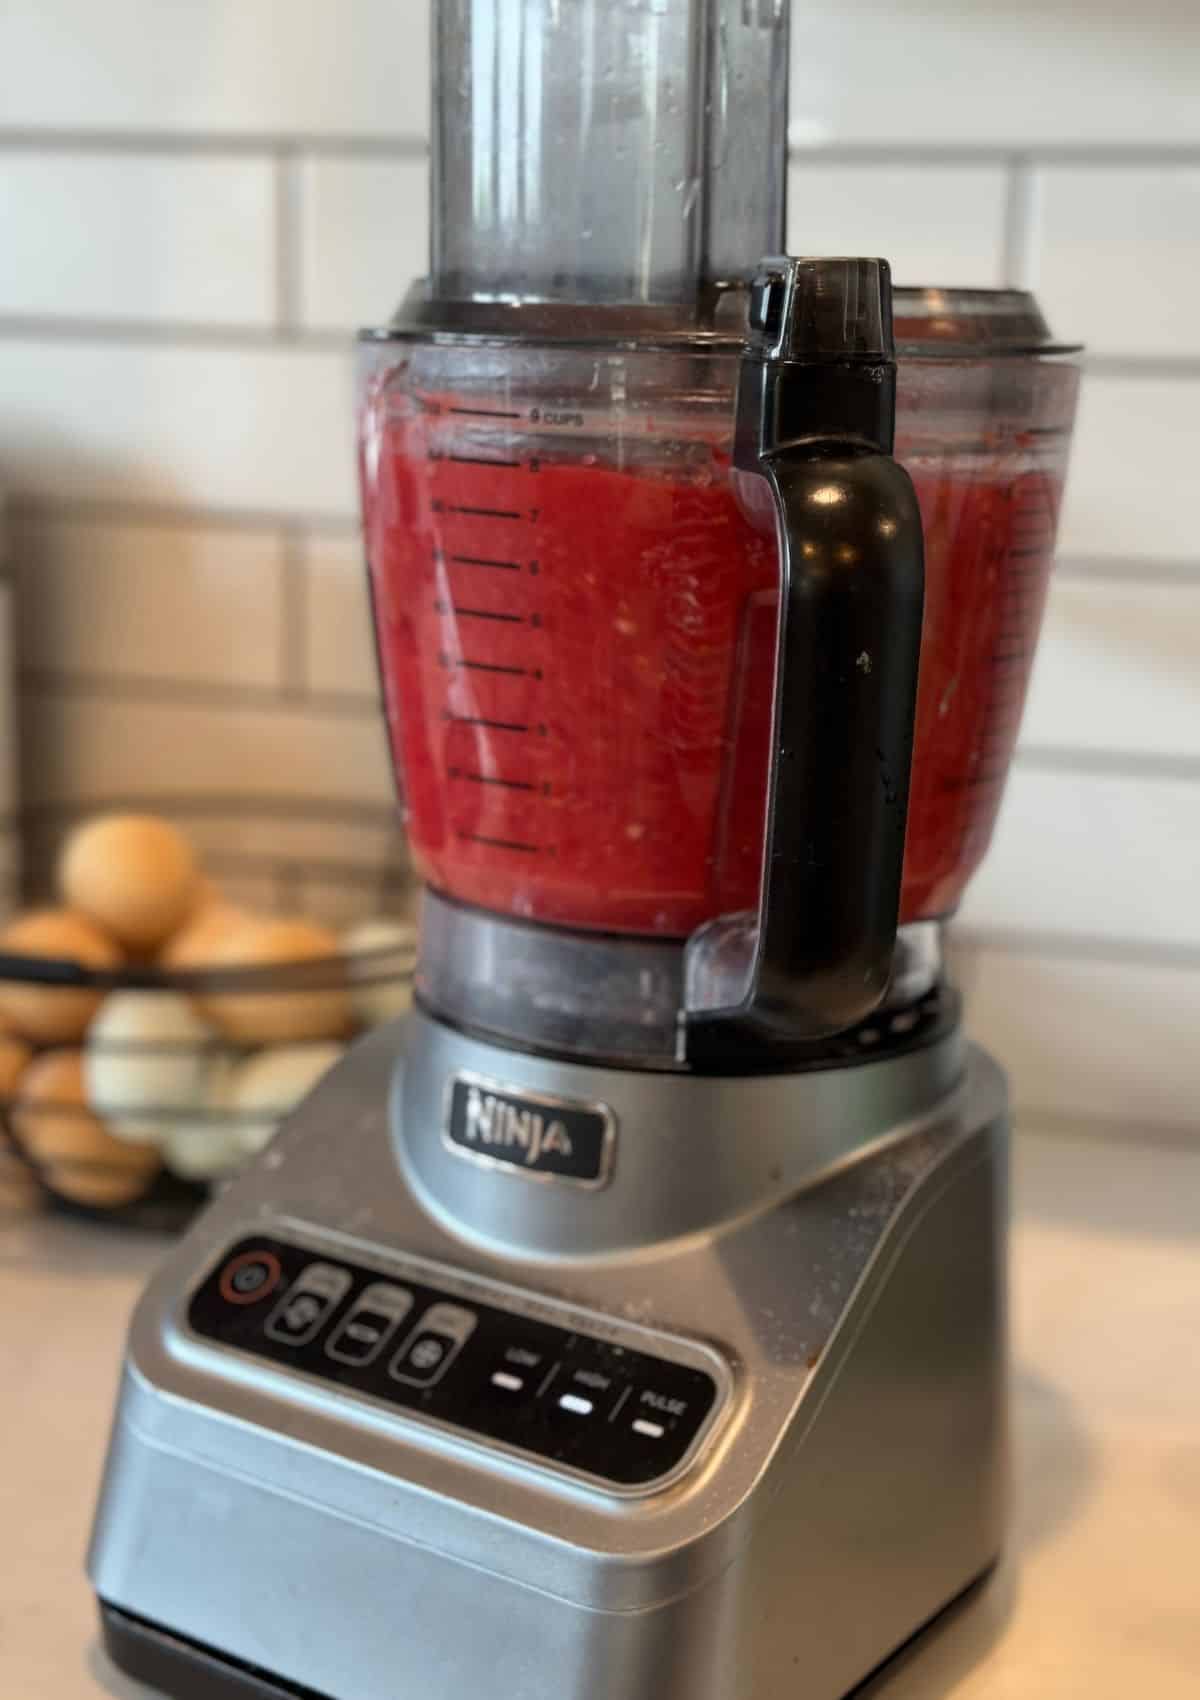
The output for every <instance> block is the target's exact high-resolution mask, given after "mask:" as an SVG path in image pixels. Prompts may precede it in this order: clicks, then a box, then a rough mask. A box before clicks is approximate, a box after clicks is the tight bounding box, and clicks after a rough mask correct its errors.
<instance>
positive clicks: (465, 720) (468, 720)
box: [446, 714, 531, 732]
mask: <svg viewBox="0 0 1200 1700" xmlns="http://www.w3.org/2000/svg"><path fill="white" fill-rule="evenodd" d="M446 719H447V720H448V721H449V722H450V724H451V725H452V726H486V727H487V728H488V729H489V730H490V731H492V732H528V731H530V730H531V728H530V726H529V725H528V724H526V723H524V722H521V721H517V720H489V719H488V718H487V716H486V715H483V714H447V716H446Z"/></svg>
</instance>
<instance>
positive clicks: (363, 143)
mask: <svg viewBox="0 0 1200 1700" xmlns="http://www.w3.org/2000/svg"><path fill="white" fill-rule="evenodd" d="M0 149H9V150H12V151H39V152H46V153H70V152H95V153H111V154H116V153H132V154H139V153H158V154H210V155H217V156H220V155H223V154H224V155H229V156H236V155H246V154H251V155H259V156H266V155H270V154H272V153H280V152H284V151H292V152H295V153H297V154H308V155H312V156H327V157H335V158H355V157H358V158H363V159H378V158H387V159H410V160H423V159H425V158H427V157H428V154H429V141H428V137H427V135H426V134H424V133H423V132H417V131H406V132H399V131H397V132H396V133H394V134H387V133H383V132H379V131H361V132H358V133H350V132H345V131H330V132H327V133H325V134H322V133H320V132H313V131H297V130H259V131H255V130H232V129H231V130H228V131H220V130H187V129H179V130H164V129H155V128H153V127H148V128H146V129H121V128H118V127H114V128H112V129H105V128H96V127H88V126H72V125H64V126H61V127H47V128H44V129H43V128H39V127H37V126H31V125H2V124H0ZM1015 153H1020V154H1021V155H1023V156H1025V157H1028V158H1031V159H1033V160H1036V161H1038V162H1039V163H1047V164H1052V165H1060V164H1062V165H1081V166H1091V165H1095V166H1097V167H1099V168H1103V167H1105V166H1111V165H1134V166H1139V165H1168V166H1170V165H1191V164H1196V163H1200V141H1181V142H1172V141H1152V142H1143V141H1138V140H1130V141H1115V142H1114V141H1113V140H1112V139H1111V138H1109V137H1105V136H1097V137H1096V138H1095V139H1094V140H1092V141H1087V140H1078V141H1054V140H1049V139H1047V140H1044V141H1034V142H1031V141H1030V140H1029V138H1028V137H1014V136H1009V137H1004V136H998V137H996V138H994V139H992V140H989V141H980V142H969V141H955V140H947V141H936V140H935V141H913V140H912V139H910V138H904V137H898V138H895V139H892V140H887V139H876V138H871V139H864V140H853V139H850V138H847V139H845V140H840V141H839V140H831V141H819V142H805V141H792V142H791V143H790V144H789V146H788V159H789V161H790V162H795V161H809V160H818V161H829V162H830V163H835V164H836V163H851V164H868V165H869V164H882V163H888V164H898V165H926V164H931V163H939V164H945V165H974V164H990V165H1002V164H1004V163H1006V162H1007V161H1009V160H1010V159H1011V158H1012V157H1013V155H1014V154H1015Z"/></svg>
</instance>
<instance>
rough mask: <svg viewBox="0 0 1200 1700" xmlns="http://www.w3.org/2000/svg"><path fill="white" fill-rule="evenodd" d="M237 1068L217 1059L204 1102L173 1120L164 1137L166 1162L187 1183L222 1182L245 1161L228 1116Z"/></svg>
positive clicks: (239, 1141)
mask: <svg viewBox="0 0 1200 1700" xmlns="http://www.w3.org/2000/svg"><path fill="white" fill-rule="evenodd" d="M237 1068H238V1064H237V1063H236V1062H234V1061H233V1060H232V1059H231V1058H228V1057H225V1056H218V1057H216V1058H214V1060H213V1062H212V1065H211V1067H210V1068H209V1070H208V1073H207V1075H206V1077H205V1082H204V1093H203V1097H202V1099H201V1100H200V1101H199V1102H197V1103H196V1104H195V1105H194V1106H191V1107H192V1109H193V1112H195V1111H203V1114H196V1113H193V1114H191V1115H187V1114H184V1115H180V1116H177V1117H176V1118H174V1120H172V1122H171V1123H170V1125H169V1126H168V1127H166V1128H165V1129H164V1131H163V1135H162V1155H163V1162H164V1163H165V1164H166V1166H167V1168H168V1169H170V1171H171V1173H172V1174H175V1175H179V1176H180V1177H181V1178H182V1179H183V1180H187V1181H214V1180H222V1179H224V1178H225V1177H226V1176H228V1175H231V1174H233V1173H234V1172H235V1171H236V1170H237V1169H239V1168H241V1166H242V1164H243V1162H244V1161H245V1153H244V1152H243V1150H242V1142H241V1139H240V1137H239V1134H238V1128H237V1125H236V1123H235V1122H234V1120H233V1119H232V1117H230V1116H229V1083H230V1081H231V1080H232V1079H233V1076H234V1074H235V1073H236V1072H237Z"/></svg>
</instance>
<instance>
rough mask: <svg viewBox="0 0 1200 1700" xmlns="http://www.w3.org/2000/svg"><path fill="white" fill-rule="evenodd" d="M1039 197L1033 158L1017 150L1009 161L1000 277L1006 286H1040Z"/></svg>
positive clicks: (1008, 287)
mask: <svg viewBox="0 0 1200 1700" xmlns="http://www.w3.org/2000/svg"><path fill="white" fill-rule="evenodd" d="M1038 200H1039V185H1038V176H1037V172H1036V170H1035V169H1034V166H1033V162H1032V161H1031V160H1030V159H1029V157H1028V155H1026V154H1014V155H1013V156H1012V158H1011V159H1010V160H1009V161H1008V164H1007V172H1006V180H1005V195H1004V229H1003V234H1002V236H1001V244H1000V277H1001V283H1002V285H1003V287H1005V288H1007V289H1036V288H1037V263H1036V258H1037V246H1038V243H1037V218H1038Z"/></svg>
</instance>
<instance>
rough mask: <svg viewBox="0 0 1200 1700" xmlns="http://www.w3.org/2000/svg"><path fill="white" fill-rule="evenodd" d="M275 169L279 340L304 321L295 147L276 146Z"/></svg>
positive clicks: (290, 337)
mask: <svg viewBox="0 0 1200 1700" xmlns="http://www.w3.org/2000/svg"><path fill="white" fill-rule="evenodd" d="M272 169H273V172H274V196H273V200H274V207H273V215H274V237H275V244H274V259H275V331H276V336H277V338H278V339H279V340H280V341H291V340H293V339H294V337H295V336H296V334H297V332H298V331H299V330H300V327H301V325H302V324H303V302H302V299H301V295H302V282H301V268H300V242H301V236H302V231H301V219H302V217H303V207H302V204H301V182H300V160H299V156H298V155H297V153H296V150H295V149H294V148H291V147H280V148H278V149H276V150H275V154H274V160H273V167H272Z"/></svg>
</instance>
